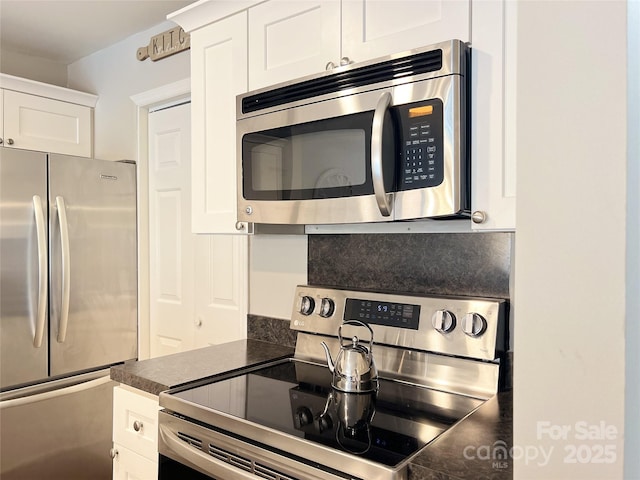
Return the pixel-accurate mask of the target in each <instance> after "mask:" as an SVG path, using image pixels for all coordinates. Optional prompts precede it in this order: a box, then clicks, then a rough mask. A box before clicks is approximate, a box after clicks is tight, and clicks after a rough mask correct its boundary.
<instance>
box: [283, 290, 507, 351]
mask: <svg viewBox="0 0 640 480" xmlns="http://www.w3.org/2000/svg"><path fill="white" fill-rule="evenodd" d="M506 307H507V304H506V301H504V300H499V299H493V298H478V297H441V296H417V295H396V294H388V293H375V292H362V291H352V290H341V289H331V288H325V287H313V286H306V285H301V286H298V287H297V288H296V293H295V296H294V302H293V311H292V315H291V329H293V330H298V331H301V332H308V333H318V334H323V335H331V336H337V333H338V328H339V327H340V325H341V324H342V323H343V322H345V321H349V320H359V321H361V322H364V323H366V324H368V325H369V326H370V327H371V329H372V330H373V333H374V343H380V344H386V345H391V346H397V347H404V348H408V349H416V350H423V351H429V352H436V353H442V354H446V355H457V356H462V357H470V358H476V359H480V360H494V359H496V358H497V357H498V355H499V353H501V352H503V351H504V350H505V346H506V345H505V344H506V330H505V328H506V327H505V325H506V319H505V317H506ZM357 329H358V327H357V326H356V327H351V326H347V327H345V329H344V331H343V336H347V337H348V336H351V335H361V332H358V330H357Z"/></svg>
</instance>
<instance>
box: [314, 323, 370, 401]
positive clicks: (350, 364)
mask: <svg viewBox="0 0 640 480" xmlns="http://www.w3.org/2000/svg"><path fill="white" fill-rule="evenodd" d="M345 325H357V326H361V327H365V328H367V329H368V330H369V333H370V335H371V340H370V343H369V348H367V347H366V346H364V345H362V344H361V343H360V340H359V339H358V337H356V336H353V337H352V338H351V339H350V340H349V342H348V344H347V345H345V342H344V339H343V337H342V327H344V326H345ZM338 341H339V342H340V352H339V353H338V356H337V357H336V360H335V362H334V361H333V359H332V358H331V352H329V347H327V344H326V343H325V342H322V348H324V351H325V354H326V356H327V365H328V366H329V370H330V371H331V373H332V374H333V379H332V381H331V385H332V387H333V388H335V389H336V390H339V391H341V392H347V393H367V392H373V391H376V390H377V389H378V371H377V370H376V366H375V364H374V361H373V330H371V327H370V326H369V325H367V324H366V323H363V322H360V321H358V320H349V321H347V322H344V323H343V324H342V325H340V327H339V328H338Z"/></svg>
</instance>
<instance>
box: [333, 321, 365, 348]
mask: <svg viewBox="0 0 640 480" xmlns="http://www.w3.org/2000/svg"><path fill="white" fill-rule="evenodd" d="M345 325H355V326H359V327H365V328H367V330H369V334H370V335H371V339H370V340H369V357H371V355H372V353H373V330H372V329H371V327H370V326H369V325H368V324H366V323H364V322H361V321H360V320H347V321H346V322H343V323H342V325H340V326H339V327H338V340H339V342H340V346H341V347H344V345H343V343H342V327H344V326H345Z"/></svg>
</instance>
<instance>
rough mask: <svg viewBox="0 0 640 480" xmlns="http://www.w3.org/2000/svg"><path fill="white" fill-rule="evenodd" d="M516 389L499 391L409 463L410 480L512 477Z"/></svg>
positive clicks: (495, 479)
mask: <svg viewBox="0 0 640 480" xmlns="http://www.w3.org/2000/svg"><path fill="white" fill-rule="evenodd" d="M512 446H513V392H512V391H508V392H502V393H498V394H497V395H495V396H494V397H492V398H491V399H489V400H487V402H485V403H484V404H483V405H482V406H480V408H478V409H477V410H476V411H475V412H473V414H471V415H469V416H468V417H467V418H465V419H464V420H462V421H461V422H460V423H458V424H457V425H454V426H453V427H452V428H451V429H449V430H447V431H446V432H445V433H444V434H442V435H441V436H440V437H438V438H437V439H436V440H435V441H434V442H433V443H432V444H430V445H428V446H427V447H426V448H425V449H424V450H423V451H422V452H421V453H420V454H419V455H418V456H417V457H415V458H414V459H413V461H412V462H411V464H410V466H409V480H461V479H473V480H510V479H512V478H513V461H512V459H511V458H510V457H509V455H508V451H509V450H510V449H511V447H512Z"/></svg>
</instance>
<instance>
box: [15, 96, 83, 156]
mask: <svg viewBox="0 0 640 480" xmlns="http://www.w3.org/2000/svg"><path fill="white" fill-rule="evenodd" d="M3 103H4V105H3V109H4V137H3V138H4V140H5V144H7V142H8V140H9V139H12V140H13V146H14V147H15V148H21V149H24V150H39V151H45V152H51V153H63V154H69V155H76V156H80V157H91V154H92V149H91V128H92V127H91V125H92V114H91V109H90V108H89V107H85V106H81V105H76V104H73V103H67V102H61V101H59V100H52V99H49V98H43V97H38V96H36V95H29V94H25V93H19V92H14V91H12V90H5V92H4V102H3Z"/></svg>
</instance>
